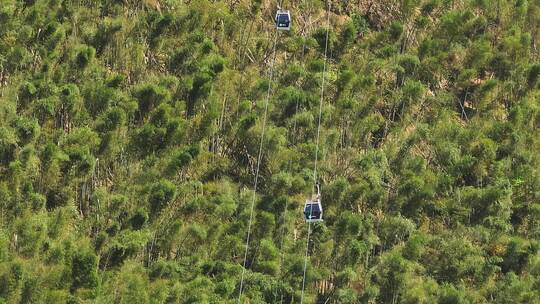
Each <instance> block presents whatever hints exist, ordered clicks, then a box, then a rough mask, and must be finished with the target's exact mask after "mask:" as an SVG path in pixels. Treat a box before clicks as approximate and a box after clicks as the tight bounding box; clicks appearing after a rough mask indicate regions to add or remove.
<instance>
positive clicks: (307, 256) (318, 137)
mask: <svg viewBox="0 0 540 304" xmlns="http://www.w3.org/2000/svg"><path fill="white" fill-rule="evenodd" d="M329 30H330V3H329V2H328V1H327V6H326V37H325V44H324V64H323V73H322V82H321V99H320V101H319V119H318V124H317V138H316V142H315V163H314V168H313V183H314V184H315V185H317V187H318V183H317V162H318V157H319V141H320V134H321V116H322V106H323V101H324V85H325V76H326V62H327V60H328V57H327V53H328V32H329ZM312 196H313V193H312ZM310 237H311V221H308V233H307V241H306V255H305V257H304V273H303V277H302V295H301V298H300V304H301V303H303V302H304V291H305V287H306V270H307V261H308V258H309V241H310Z"/></svg>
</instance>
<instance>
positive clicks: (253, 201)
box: [238, 31, 279, 303]
mask: <svg viewBox="0 0 540 304" xmlns="http://www.w3.org/2000/svg"><path fill="white" fill-rule="evenodd" d="M278 35H279V32H278V31H276V33H275V35H274V45H273V51H272V53H273V54H272V59H271V62H270V75H269V82H268V89H267V91H266V100H265V103H264V114H263V126H262V131H261V139H260V142H259V153H258V156H257V167H256V169H255V180H254V182H253V196H252V199H251V207H250V212H249V222H248V231H247V236H246V249H245V251H244V262H243V267H242V276H241V278H240V289H239V291H238V303H240V301H241V299H242V292H243V287H244V277H245V274H246V263H247V256H248V251H249V241H250V237H251V226H252V225H251V224H252V222H253V213H254V209H255V199H256V196H257V185H258V182H259V170H260V165H261V158H262V149H263V143H264V133H265V131H266V116H267V114H268V103H269V100H270V93H271V90H272V81H273V78H274V64H275V61H276V45H277V38H278Z"/></svg>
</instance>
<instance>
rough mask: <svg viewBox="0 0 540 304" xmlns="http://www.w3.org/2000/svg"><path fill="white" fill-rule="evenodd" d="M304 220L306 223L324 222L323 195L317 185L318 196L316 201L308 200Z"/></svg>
mask: <svg viewBox="0 0 540 304" xmlns="http://www.w3.org/2000/svg"><path fill="white" fill-rule="evenodd" d="M304 218H305V220H306V223H313V222H322V221H323V208H322V205H321V193H320V191H319V185H318V184H317V195H316V196H315V199H313V198H312V199H308V200H306V203H305V205H304Z"/></svg>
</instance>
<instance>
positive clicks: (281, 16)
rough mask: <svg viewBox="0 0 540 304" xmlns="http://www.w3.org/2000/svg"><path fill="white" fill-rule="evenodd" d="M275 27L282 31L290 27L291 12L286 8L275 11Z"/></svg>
mask: <svg viewBox="0 0 540 304" xmlns="http://www.w3.org/2000/svg"><path fill="white" fill-rule="evenodd" d="M275 21H276V28H277V29H278V30H282V31H288V30H290V29H291V13H289V11H286V10H278V11H277V12H276V20H275Z"/></svg>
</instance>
